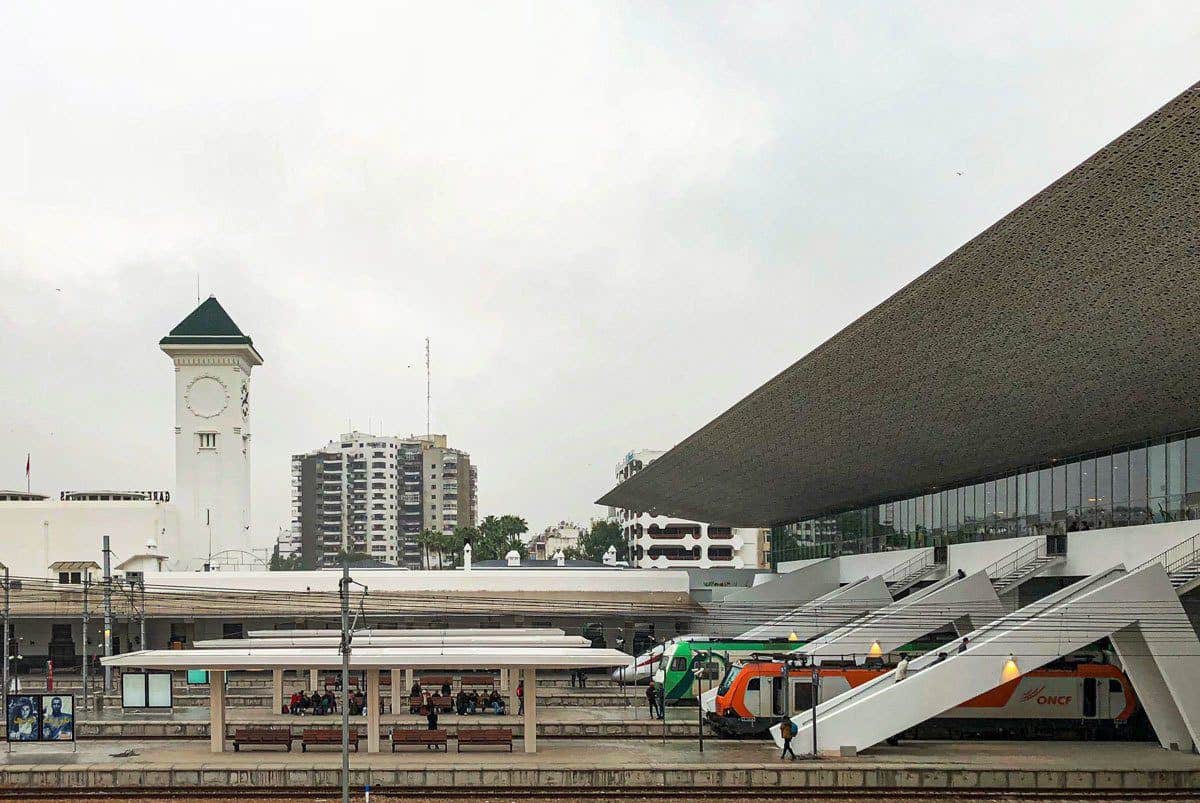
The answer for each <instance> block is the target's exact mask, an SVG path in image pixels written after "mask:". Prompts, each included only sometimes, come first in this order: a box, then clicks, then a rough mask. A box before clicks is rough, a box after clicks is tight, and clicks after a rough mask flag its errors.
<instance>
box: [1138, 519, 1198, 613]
mask: <svg viewBox="0 0 1200 803" xmlns="http://www.w3.org/2000/svg"><path fill="white" fill-rule="evenodd" d="M1150 563H1161V564H1162V565H1163V566H1165V567H1166V569H1167V577H1169V578H1170V580H1171V586H1172V588H1174V589H1175V593H1176V594H1178V595H1179V596H1181V597H1182V596H1183V595H1184V594H1186V593H1188V592H1189V591H1192V590H1193V589H1195V588H1200V533H1197V534H1196V535H1193V536H1192V537H1191V538H1188V539H1187V540H1185V541H1180V542H1179V543H1178V544H1176V545H1175V546H1173V547H1171V548H1170V549H1168V550H1167V551H1166V552H1163V553H1161V554H1158V555H1155V556H1154V557H1153V558H1151V559H1150V560H1148V561H1146V562H1145V563H1143V564H1142V566H1146V565H1147V564H1150ZM1139 568H1140V567H1139Z"/></svg>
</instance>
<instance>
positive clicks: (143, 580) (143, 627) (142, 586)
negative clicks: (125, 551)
mask: <svg viewBox="0 0 1200 803" xmlns="http://www.w3.org/2000/svg"><path fill="white" fill-rule="evenodd" d="M138 589H139V590H140V591H141V592H142V593H141V596H142V620H141V633H139V634H138V636H139V637H140V639H141V645H140V646H141V648H142V649H143V650H148V649H150V645H149V644H147V643H146V576H145V575H142V576H141V578H140V579H139V580H138Z"/></svg>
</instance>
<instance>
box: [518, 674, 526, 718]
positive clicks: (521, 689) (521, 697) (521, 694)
mask: <svg viewBox="0 0 1200 803" xmlns="http://www.w3.org/2000/svg"><path fill="white" fill-rule="evenodd" d="M517 705H518V706H519V707H518V709H517V716H519V717H523V716H525V678H521V680H519V681H518V682H517Z"/></svg>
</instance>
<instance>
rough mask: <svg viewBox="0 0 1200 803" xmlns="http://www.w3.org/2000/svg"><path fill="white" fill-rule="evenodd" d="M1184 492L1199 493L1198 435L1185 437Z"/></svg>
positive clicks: (1199, 436)
mask: <svg viewBox="0 0 1200 803" xmlns="http://www.w3.org/2000/svg"><path fill="white" fill-rule="evenodd" d="M1186 471H1187V482H1186V483H1185V488H1186V492H1187V493H1189V494H1200V435H1193V436H1192V437H1190V438H1188V439H1187V465H1186Z"/></svg>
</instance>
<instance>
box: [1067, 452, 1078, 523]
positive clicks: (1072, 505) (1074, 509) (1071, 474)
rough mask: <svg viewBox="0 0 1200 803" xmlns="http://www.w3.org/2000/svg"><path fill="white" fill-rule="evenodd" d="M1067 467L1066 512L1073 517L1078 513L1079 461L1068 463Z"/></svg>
mask: <svg viewBox="0 0 1200 803" xmlns="http://www.w3.org/2000/svg"><path fill="white" fill-rule="evenodd" d="M1066 469H1067V512H1068V513H1069V514H1071V516H1073V517H1077V516H1078V515H1079V470H1080V465H1079V463H1069V464H1067V466H1066Z"/></svg>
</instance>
